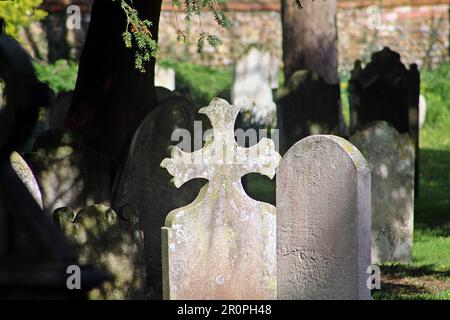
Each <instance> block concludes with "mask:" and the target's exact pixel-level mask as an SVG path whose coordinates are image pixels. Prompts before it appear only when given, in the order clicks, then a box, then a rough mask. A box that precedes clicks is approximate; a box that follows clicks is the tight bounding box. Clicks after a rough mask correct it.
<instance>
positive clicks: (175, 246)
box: [161, 99, 281, 299]
mask: <svg viewBox="0 0 450 320" xmlns="http://www.w3.org/2000/svg"><path fill="white" fill-rule="evenodd" d="M199 112H200V113H203V114H206V115H207V116H208V118H209V119H210V120H211V123H212V126H213V133H214V139H213V141H212V142H210V143H208V144H206V145H205V146H204V147H203V149H201V150H198V151H195V152H192V153H186V152H183V151H182V150H180V149H179V148H177V147H174V149H173V150H172V157H171V158H170V159H169V158H167V159H164V160H163V162H162V163H161V166H162V167H165V168H167V170H168V171H169V173H170V174H171V175H173V176H174V183H175V185H176V186H177V187H179V186H181V185H183V184H184V183H185V182H187V181H189V180H191V179H194V178H205V179H208V180H209V182H208V183H207V184H206V185H205V186H204V187H203V188H202V189H201V191H200V193H199V195H198V196H197V198H196V199H195V201H194V202H193V203H191V204H189V205H187V206H186V207H183V208H179V209H176V210H174V211H172V212H170V213H169V215H168V216H167V218H166V223H165V227H163V228H162V251H163V287H164V298H165V299H276V219H275V212H276V209H275V207H274V206H272V205H270V204H267V203H263V202H258V201H256V200H254V199H252V198H250V197H249V196H248V195H247V194H246V193H245V191H244V189H243V187H242V184H241V177H242V176H244V175H245V174H247V173H251V172H259V173H261V174H264V175H266V176H268V177H270V178H273V176H274V175H275V169H276V168H277V166H278V164H279V162H280V160H281V157H280V155H279V154H278V152H277V151H275V145H274V143H273V141H272V140H269V139H266V138H264V139H262V140H261V141H260V142H259V143H258V144H256V145H254V146H253V147H250V148H243V147H240V146H238V145H237V143H236V142H235V139H234V122H235V119H236V116H237V114H238V112H239V109H238V108H237V107H234V106H231V105H230V104H228V102H226V101H225V100H222V99H214V100H213V101H212V102H211V103H210V105H209V106H207V107H204V108H202V109H200V111H199Z"/></svg>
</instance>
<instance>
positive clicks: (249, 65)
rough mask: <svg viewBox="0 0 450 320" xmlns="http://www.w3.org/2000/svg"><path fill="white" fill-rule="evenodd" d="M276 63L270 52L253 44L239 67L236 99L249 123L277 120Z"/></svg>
mask: <svg viewBox="0 0 450 320" xmlns="http://www.w3.org/2000/svg"><path fill="white" fill-rule="evenodd" d="M273 64H275V63H274V58H273V57H272V56H271V54H270V53H269V52H268V51H261V50H258V49H257V48H255V47H252V48H251V49H250V50H249V51H248V52H247V53H246V54H245V55H244V56H243V57H241V58H240V60H239V61H238V62H237V64H236V66H235V70H234V84H233V89H232V101H233V104H234V105H236V106H238V107H239V108H240V109H241V111H242V113H243V120H244V121H246V122H249V123H256V124H261V125H270V124H272V122H273V120H274V116H275V113H276V105H275V103H274V101H273V95H272V86H273V85H274V82H275V81H273V80H272V77H273V76H274V73H275V72H274V71H273V67H272V65H273ZM277 81H278V79H277Z"/></svg>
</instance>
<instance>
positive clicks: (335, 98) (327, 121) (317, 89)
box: [277, 70, 342, 154]
mask: <svg viewBox="0 0 450 320" xmlns="http://www.w3.org/2000/svg"><path fill="white" fill-rule="evenodd" d="M339 101H340V92H339V84H335V85H329V84H327V83H325V81H324V80H323V79H322V78H320V76H319V75H318V74H317V73H315V72H311V71H308V70H299V71H297V72H295V73H294V74H293V75H292V76H291V77H290V78H289V80H288V81H287V82H286V84H285V86H284V88H282V89H280V90H279V91H278V100H277V103H278V128H279V130H280V150H281V154H284V153H285V152H286V151H287V150H288V149H289V148H290V147H291V146H293V145H294V144H295V143H296V142H297V141H299V140H300V139H302V138H304V137H307V136H309V135H312V134H339V133H340V132H341V131H342V128H341V124H340V119H341V112H340V103H339Z"/></svg>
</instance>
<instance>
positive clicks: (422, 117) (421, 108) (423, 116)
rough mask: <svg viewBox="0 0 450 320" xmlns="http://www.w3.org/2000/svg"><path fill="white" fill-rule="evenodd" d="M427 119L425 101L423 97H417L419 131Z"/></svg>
mask: <svg viewBox="0 0 450 320" xmlns="http://www.w3.org/2000/svg"><path fill="white" fill-rule="evenodd" d="M426 117H427V100H425V97H424V96H423V95H420V96H419V129H422V128H423V125H424V124H425V119H426Z"/></svg>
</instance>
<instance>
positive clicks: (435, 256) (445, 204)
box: [374, 106, 450, 300]
mask: <svg viewBox="0 0 450 320" xmlns="http://www.w3.org/2000/svg"><path fill="white" fill-rule="evenodd" d="M435 107H438V106H435ZM442 122H446V121H445V119H442ZM420 152H421V154H420V190H419V192H420V197H419V198H417V199H416V201H415V210H414V219H415V221H414V245H413V259H412V263H410V264H383V265H381V270H382V274H383V276H382V288H381V291H379V292H375V293H374V298H375V299H443V300H450V126H447V125H446V124H445V125H442V124H440V123H432V124H427V125H426V126H425V127H424V128H423V129H422V130H421V132H420Z"/></svg>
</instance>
